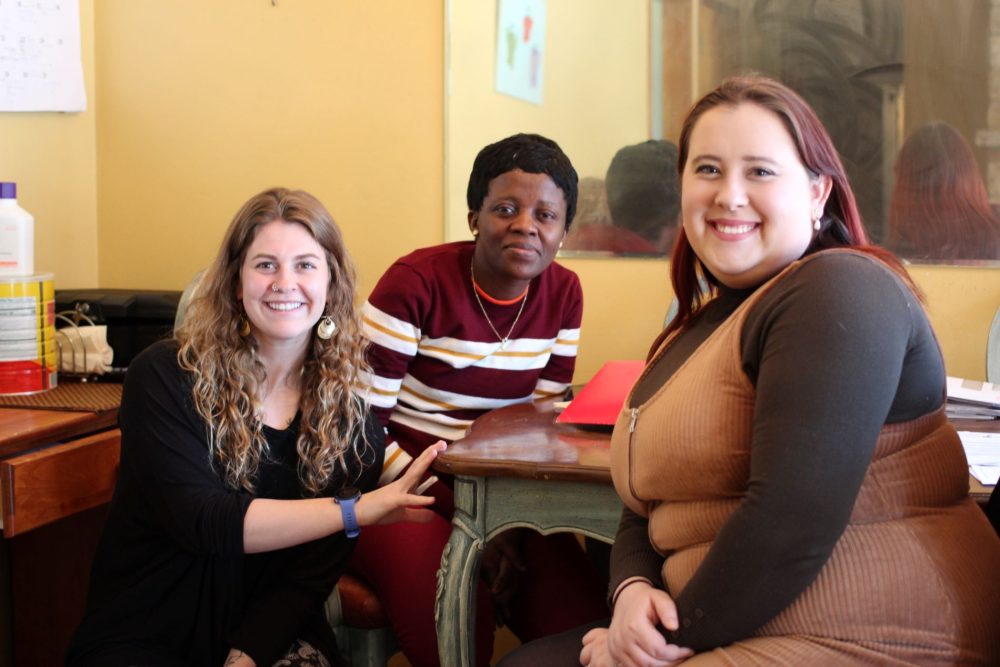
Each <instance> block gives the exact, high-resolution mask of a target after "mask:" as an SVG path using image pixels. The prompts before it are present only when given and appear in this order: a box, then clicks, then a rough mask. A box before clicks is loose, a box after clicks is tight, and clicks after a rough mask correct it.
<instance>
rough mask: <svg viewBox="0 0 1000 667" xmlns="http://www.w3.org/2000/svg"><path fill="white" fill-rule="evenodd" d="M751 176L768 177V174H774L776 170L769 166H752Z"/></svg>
mask: <svg viewBox="0 0 1000 667" xmlns="http://www.w3.org/2000/svg"><path fill="white" fill-rule="evenodd" d="M749 173H750V176H753V177H755V178H767V177H768V176H774V170H773V169H769V168H767V167H750V169H749Z"/></svg>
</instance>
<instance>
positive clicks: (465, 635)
mask: <svg viewBox="0 0 1000 667" xmlns="http://www.w3.org/2000/svg"><path fill="white" fill-rule="evenodd" d="M479 481H480V480H476V479H468V478H461V477H459V478H456V479H455V515H454V518H453V519H452V531H451V537H450V538H449V539H448V544H447V545H445V548H444V552H443V553H442V554H441V569H440V570H438V575H437V595H436V599H435V601H434V622H435V625H436V626H437V636H438V653H439V654H440V657H441V666H442V667H468V666H469V665H472V664H473V662H474V657H475V655H476V631H475V623H476V580H477V575H478V573H479V561H480V559H481V558H482V555H483V544H484V542H485V540H486V527H485V524H484V521H483V517H482V515H481V512H480V511H479V508H481V507H482V503H481V502H477V500H481V499H479V498H477V496H479V495H480V493H479V492H480V491H481V489H480V488H479V487H480V485H479V483H478V482H479Z"/></svg>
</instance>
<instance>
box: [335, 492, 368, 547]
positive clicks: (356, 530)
mask: <svg viewBox="0 0 1000 667" xmlns="http://www.w3.org/2000/svg"><path fill="white" fill-rule="evenodd" d="M359 500H361V492H360V491H359V490H357V489H356V488H354V487H353V486H345V487H344V488H342V489H341V490H340V491H338V492H337V495H335V496H334V497H333V502H335V503H337V504H338V505H340V511H341V513H342V514H343V515H344V534H345V535H347V536H348V537H352V538H353V537H357V536H358V535H360V534H361V526H360V525H358V516H357V514H356V513H355V512H354V504H355V503H357V502H358V501H359Z"/></svg>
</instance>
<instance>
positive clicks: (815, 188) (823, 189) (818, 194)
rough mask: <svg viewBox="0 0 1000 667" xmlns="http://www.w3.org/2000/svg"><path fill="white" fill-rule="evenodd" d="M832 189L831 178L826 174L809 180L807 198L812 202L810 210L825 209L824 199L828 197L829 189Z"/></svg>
mask: <svg viewBox="0 0 1000 667" xmlns="http://www.w3.org/2000/svg"><path fill="white" fill-rule="evenodd" d="M832 189H833V179H831V178H830V177H829V176H827V175H826V174H820V175H819V176H817V177H816V178H814V179H812V180H811V181H810V182H809V200H810V203H811V204H812V208H811V209H810V210H813V211H823V210H825V209H826V200H827V199H829V198H830V191H831V190H832Z"/></svg>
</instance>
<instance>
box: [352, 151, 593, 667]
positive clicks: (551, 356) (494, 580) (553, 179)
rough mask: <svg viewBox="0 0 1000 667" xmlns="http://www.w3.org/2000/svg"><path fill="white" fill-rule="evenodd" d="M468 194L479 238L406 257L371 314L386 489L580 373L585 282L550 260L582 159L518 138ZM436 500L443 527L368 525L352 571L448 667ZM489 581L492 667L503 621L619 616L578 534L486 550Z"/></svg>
mask: <svg viewBox="0 0 1000 667" xmlns="http://www.w3.org/2000/svg"><path fill="white" fill-rule="evenodd" d="M467 195H468V196H467V199H468V205H469V229H470V230H471V232H472V235H473V238H474V240H473V241H472V242H459V243H447V244H444V245H440V246H435V247H432V248H424V249H421V250H417V251H415V252H413V253H411V254H409V255H407V256H405V257H402V258H400V259H399V260H397V261H396V262H395V263H394V264H393V265H392V266H391V267H389V269H388V271H386V273H385V274H384V275H383V276H382V278H381V280H380V281H379V283H378V285H377V286H376V287H375V290H374V291H373V292H372V294H371V296H370V297H369V299H368V301H367V303H365V305H364V309H363V317H364V333H365V335H366V337H367V338H368V339H369V341H370V342H371V348H370V351H369V362H370V364H371V368H372V374H371V376H370V380H369V383H368V387H367V389H368V392H369V397H370V400H371V402H372V405H373V406H374V408H375V411H376V414H378V415H379V417H380V418H381V419H382V421H383V423H384V424H385V425H386V428H387V433H388V437H387V443H389V444H388V447H387V449H386V465H385V469H384V474H383V482H385V481H388V480H390V479H393V478H395V477H396V476H398V475H399V474H400V473H401V471H402V470H403V469H404V468H406V466H407V465H408V464H409V462H410V460H412V458H413V457H416V456H418V455H419V453H420V452H421V451H423V450H424V449H425V448H426V447H428V446H429V445H431V444H432V443H434V442H436V441H437V440H446V441H450V440H453V439H455V438H459V437H461V436H462V435H463V434H464V432H465V429H466V427H468V425H469V424H471V423H472V421H473V420H474V419H475V418H476V417H478V416H479V415H481V414H483V413H485V412H487V411H488V410H492V409H494V408H499V407H503V406H505V405H511V404H514V403H524V402H527V401H531V400H535V399H543V398H551V397H557V396H561V395H563V394H564V393H565V392H566V390H567V389H568V388H569V385H570V382H571V381H572V378H573V368H574V364H575V361H576V349H577V342H578V340H579V336H580V320H581V317H582V312H583V297H582V291H581V289H580V282H579V280H578V279H577V277H576V275H575V274H574V273H573V272H571V271H569V270H567V269H565V268H563V267H561V266H559V265H558V264H555V263H553V259H554V258H555V255H556V252H557V251H558V250H559V246H560V244H561V243H562V240H563V239H564V238H565V236H566V230H567V228H568V227H569V225H570V222H571V221H572V220H573V214H574V212H575V209H576V195H577V175H576V171H575V170H574V169H573V166H572V164H571V163H570V161H569V159H568V158H567V157H566V155H565V154H564V153H563V152H562V150H560V148H559V146H558V145H556V144H555V142H553V141H551V140H549V139H546V138H544V137H540V136H538V135H529V134H519V135H515V136H512V137H508V138H507V139H503V140H502V141H499V142H497V143H495V144H491V145H489V146H487V147H485V148H484V149H483V150H482V151H481V152H480V153H479V155H478V156H477V157H476V160H475V163H474V165H473V168H472V174H471V176H470V179H469V187H468V193H467ZM430 493H432V494H433V495H435V496H436V497H437V499H438V500H437V502H436V503H435V505H434V509H435V510H436V511H437V512H439V515H438V517H437V518H436V519H435V521H432V522H431V523H428V524H423V525H421V526H420V527H419V528H417V529H416V530H410V529H403V530H381V529H373V530H367V531H366V532H365V534H363V535H362V537H361V540H360V544H359V548H358V551H357V553H356V555H355V558H354V561H353V566H354V567H355V568H356V570H357V572H358V574H360V575H361V576H362V577H364V578H365V579H366V580H368V581H369V582H370V583H371V584H372V585H373V586H374V587H375V589H376V590H377V592H378V594H379V597H380V599H381V600H382V602H383V603H384V604H385V606H386V608H387V611H388V613H389V616H390V618H391V620H392V623H393V628H394V630H395V632H396V635H397V637H398V638H399V640H400V643H401V645H402V648H403V652H404V653H405V654H406V656H407V658H408V659H409V661H410V662H411V664H413V665H414V667H424V666H426V665H436V664H438V654H437V640H436V637H435V625H434V597H435V589H436V583H437V581H436V573H437V569H438V566H439V564H440V560H441V552H442V550H443V548H444V545H445V544H446V543H447V541H448V537H449V535H450V533H451V513H452V507H453V505H452V498H451V488H450V480H443V481H442V482H441V483H437V484H435V485H434V486H433V487H432V488H431V491H430ZM483 573H484V582H483V584H482V588H481V590H480V592H479V595H478V596H477V601H478V605H479V609H478V616H477V618H478V623H477V631H476V632H477V636H476V648H477V663H478V664H480V665H487V664H488V663H489V658H490V655H491V654H492V645H493V628H494V625H495V623H498V624H499V623H504V622H506V623H507V624H508V625H509V626H510V628H511V629H512V630H513V631H514V633H515V634H517V635H518V636H519V637H520V638H521V639H522V640H527V639H531V638H535V637H539V636H544V635H547V634H551V633H553V632H558V631H562V630H564V629H568V628H571V627H574V625H575V624H578V623H581V622H586V621H588V620H592V619H595V618H600V617H601V616H602V615H606V613H607V608H606V606H605V604H604V600H603V598H604V596H603V593H602V590H601V586H600V584H599V583H598V577H597V574H596V572H595V571H594V569H593V568H592V566H591V565H590V563H589V562H588V561H587V559H586V557H585V556H584V554H583V552H582V550H581V549H580V548H579V546H578V544H577V543H576V541H575V540H574V538H573V537H572V536H571V535H567V534H563V535H553V536H548V537H542V536H541V535H538V534H536V533H533V532H531V531H527V530H516V531H508V532H507V533H504V534H503V535H502V536H500V537H499V538H498V539H495V540H493V541H491V543H490V544H489V545H488V546H487V549H486V553H485V554H484V559H483ZM487 587H488V590H487Z"/></svg>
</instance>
